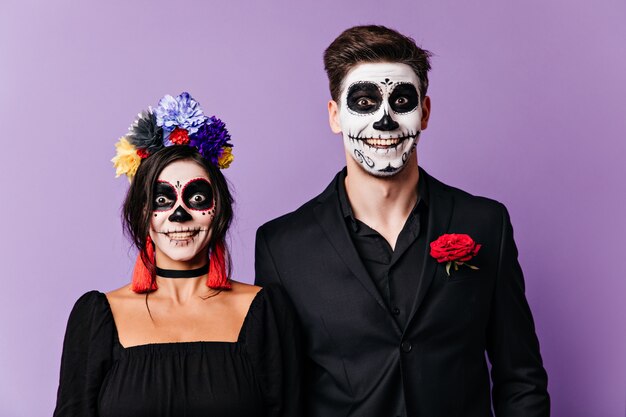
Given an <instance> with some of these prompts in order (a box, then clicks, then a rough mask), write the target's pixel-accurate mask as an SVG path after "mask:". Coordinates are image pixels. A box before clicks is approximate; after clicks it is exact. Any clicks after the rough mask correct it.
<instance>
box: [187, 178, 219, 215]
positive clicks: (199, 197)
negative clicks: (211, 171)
mask: <svg viewBox="0 0 626 417" xmlns="http://www.w3.org/2000/svg"><path fill="white" fill-rule="evenodd" d="M183 202H184V203H185V205H186V206H187V207H189V208H190V209H192V210H208V209H210V208H211V207H213V188H212V187H211V184H210V183H209V181H207V180H206V179H204V178H197V179H195V180H191V181H189V182H188V183H187V185H185V188H184V189H183Z"/></svg>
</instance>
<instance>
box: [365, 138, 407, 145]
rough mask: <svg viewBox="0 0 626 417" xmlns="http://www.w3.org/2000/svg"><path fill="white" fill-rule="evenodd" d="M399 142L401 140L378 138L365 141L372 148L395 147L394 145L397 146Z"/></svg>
mask: <svg viewBox="0 0 626 417" xmlns="http://www.w3.org/2000/svg"><path fill="white" fill-rule="evenodd" d="M399 142H400V138H393V139H377V138H372V139H365V143H367V144H368V145H370V146H393V145H397V144H398V143H399Z"/></svg>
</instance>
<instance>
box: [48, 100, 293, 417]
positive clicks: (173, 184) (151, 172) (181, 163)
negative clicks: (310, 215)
mask: <svg viewBox="0 0 626 417" xmlns="http://www.w3.org/2000/svg"><path fill="white" fill-rule="evenodd" d="M229 139H230V136H229V135H228V132H227V131H226V129H225V128H224V124H223V123H222V122H221V121H219V119H216V118H214V117H213V118H207V117H205V116H204V114H203V113H202V110H201V109H200V107H199V105H198V104H197V103H196V102H195V101H194V100H193V99H192V98H191V97H190V96H189V95H188V94H186V93H183V94H181V95H180V96H178V97H176V98H174V97H171V96H166V97H164V98H163V99H162V100H161V102H160V103H159V107H158V108H156V109H155V110H152V109H150V110H148V111H146V112H143V113H142V114H140V115H139V119H138V120H137V121H136V122H135V123H134V124H133V126H131V129H130V132H129V134H128V135H127V136H126V137H124V138H122V139H121V140H120V142H119V143H118V144H117V145H116V146H117V148H118V154H117V156H116V157H115V158H114V159H113V162H114V163H115V166H116V168H117V169H118V175H120V174H121V173H125V174H126V175H128V176H129V178H131V179H132V182H131V186H130V189H129V191H128V194H127V196H126V201H125V203H124V208H123V213H124V216H123V217H124V225H125V229H126V231H127V234H128V235H129V236H130V238H131V239H132V241H133V242H134V244H135V245H136V246H137V248H138V249H139V251H140V255H139V257H138V259H137V264H136V265H135V270H134V273H133V279H132V282H131V284H129V285H127V286H124V287H122V288H120V289H117V290H115V291H111V292H109V293H106V294H103V293H100V292H97V291H91V292H88V293H87V294H85V295H83V296H82V297H81V298H80V299H79V300H78V301H77V302H76V305H75V306H74V309H73V310H72V313H71V315H70V318H69V323H68V327H67V333H66V336H65V342H64V346H63V358H62V361H61V378H60V386H59V391H58V399H57V406H56V410H55V413H54V415H55V416H59V417H60V416H100V417H109V416H111V417H112V416H115V417H124V416H132V417H139V416H188V417H192V416H208V415H210V416H216V417H220V416H241V417H245V416H251V417H252V416H259V417H260V416H300V415H301V404H300V381H299V378H300V371H299V369H300V363H299V347H298V340H299V334H298V329H297V326H296V323H295V320H294V315H293V314H294V313H293V311H292V308H291V306H290V304H289V302H288V301H287V299H286V298H285V297H284V296H283V293H282V291H281V290H280V288H279V287H266V288H263V289H261V288H260V287H256V286H253V285H247V284H243V283H239V282H236V281H232V280H231V279H230V278H229V275H230V273H229V272H230V267H229V266H230V263H229V256H228V251H227V249H226V245H225V243H224V239H225V235H226V233H227V231H228V228H229V226H230V223H231V219H232V213H233V211H232V198H231V195H230V192H229V190H228V186H227V183H226V180H225V179H224V176H223V175H222V173H221V172H220V169H219V168H224V167H227V166H228V164H229V163H230V161H231V160H232V155H231V152H230V150H231V146H232V145H230V144H229V143H228V140H229Z"/></svg>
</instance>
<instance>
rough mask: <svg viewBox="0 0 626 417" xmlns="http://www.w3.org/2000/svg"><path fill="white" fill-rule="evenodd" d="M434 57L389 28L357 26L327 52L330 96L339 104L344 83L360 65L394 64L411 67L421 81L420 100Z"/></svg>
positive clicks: (337, 40) (406, 37)
mask: <svg viewBox="0 0 626 417" xmlns="http://www.w3.org/2000/svg"><path fill="white" fill-rule="evenodd" d="M431 55H432V54H431V53H430V52H429V51H427V50H425V49H422V48H420V47H419V46H417V45H416V44H415V41H414V40H413V39H411V38H409V37H408V36H404V35H402V34H401V33H399V32H397V31H395V30H393V29H389V28H387V27H385V26H376V25H369V26H354V27H352V28H350V29H346V30H345V31H344V32H343V33H342V34H341V35H339V36H338V37H337V38H336V39H335V40H334V41H333V42H332V43H331V44H330V46H329V47H328V48H326V51H324V68H325V69H326V74H328V83H329V87H330V95H331V96H332V98H333V100H335V101H336V102H337V103H339V96H340V95H341V88H342V85H341V84H342V82H343V79H344V78H345V76H346V74H347V73H348V71H350V70H351V69H352V67H354V66H355V65H357V64H361V63H367V62H370V63H371V62H391V63H400V64H407V65H408V66H410V67H411V68H412V69H413V71H414V72H415V74H417V77H418V78H419V80H420V86H419V90H420V97H421V99H422V100H424V97H426V90H427V89H428V71H429V70H430V56H431Z"/></svg>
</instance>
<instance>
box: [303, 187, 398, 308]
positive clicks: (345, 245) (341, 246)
mask: <svg viewBox="0 0 626 417" xmlns="http://www.w3.org/2000/svg"><path fill="white" fill-rule="evenodd" d="M339 177H340V176H339V175H337V176H336V177H335V179H334V180H333V182H332V183H331V184H330V186H329V187H328V188H327V189H326V191H325V192H324V193H322V195H321V196H320V199H319V200H318V201H319V204H318V205H317V206H315V208H314V209H313V211H314V213H315V218H316V220H317V222H318V223H319V225H320V227H321V228H322V230H324V233H325V234H326V237H327V238H328V241H329V243H330V244H331V246H332V247H333V248H334V249H335V251H336V252H337V254H338V255H339V257H340V258H341V260H342V261H343V263H344V264H345V265H346V266H347V267H348V269H350V271H351V272H352V274H353V275H354V276H355V277H356V278H357V279H358V280H359V282H360V283H361V285H363V287H364V288H365V289H366V290H367V292H368V293H369V294H370V295H371V296H372V297H373V298H374V299H375V300H376V302H377V303H378V305H380V307H381V308H383V309H384V310H385V311H387V307H386V306H385V303H384V301H383V299H382V297H381V296H380V294H379V293H378V290H377V289H376V286H375V285H374V283H373V282H372V279H371V278H370V276H369V274H368V272H367V270H366V269H365V266H364V265H363V262H362V261H361V258H360V257H359V254H358V252H357V250H356V248H355V247H354V244H353V243H352V239H351V238H350V235H349V233H348V230H347V228H346V223H345V221H344V219H343V217H342V214H341V209H340V207H339V199H338V197H337V187H336V185H337V183H336V182H337V181H338V180H339Z"/></svg>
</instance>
